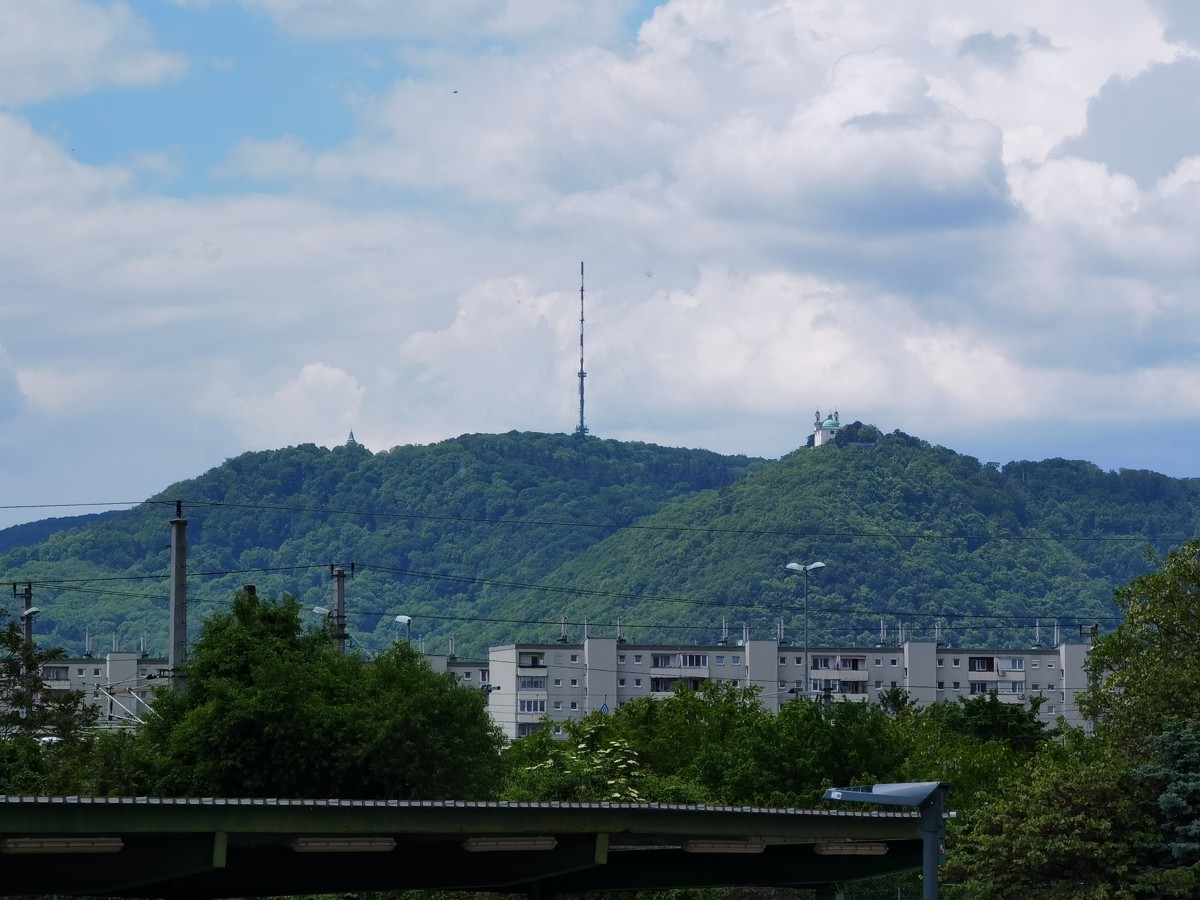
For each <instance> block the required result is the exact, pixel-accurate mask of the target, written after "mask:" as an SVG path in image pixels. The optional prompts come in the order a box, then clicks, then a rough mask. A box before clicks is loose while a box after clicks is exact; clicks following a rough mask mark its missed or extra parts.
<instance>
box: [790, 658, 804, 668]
mask: <svg viewBox="0 0 1200 900" xmlns="http://www.w3.org/2000/svg"><path fill="white" fill-rule="evenodd" d="M792 662H793V663H795V664H796V665H798V666H802V665H804V657H803V656H797V657H794V658H793V659H792Z"/></svg>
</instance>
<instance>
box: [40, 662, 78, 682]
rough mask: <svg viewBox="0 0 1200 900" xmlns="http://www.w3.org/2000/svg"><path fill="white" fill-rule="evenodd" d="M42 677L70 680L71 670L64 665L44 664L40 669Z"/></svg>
mask: <svg viewBox="0 0 1200 900" xmlns="http://www.w3.org/2000/svg"><path fill="white" fill-rule="evenodd" d="M42 678H44V679H45V680H46V681H70V680H71V670H70V669H69V668H67V667H66V666H46V667H45V668H44V669H42Z"/></svg>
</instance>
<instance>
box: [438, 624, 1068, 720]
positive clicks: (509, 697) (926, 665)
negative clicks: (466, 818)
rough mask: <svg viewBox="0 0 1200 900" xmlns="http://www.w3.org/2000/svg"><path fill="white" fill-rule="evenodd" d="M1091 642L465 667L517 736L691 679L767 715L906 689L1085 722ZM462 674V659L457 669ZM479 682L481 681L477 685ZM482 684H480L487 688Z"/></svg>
mask: <svg viewBox="0 0 1200 900" xmlns="http://www.w3.org/2000/svg"><path fill="white" fill-rule="evenodd" d="M1086 653H1087V647H1086V646H1085V645H1083V644H1061V645H1059V646H1058V647H1054V648H1045V649H1032V650H1021V651H1017V650H987V649H983V650H971V649H959V648H949V647H944V646H939V645H938V644H936V643H934V642H932V641H929V642H924V641H906V642H905V643H903V644H901V645H899V646H895V647H874V648H871V649H867V650H864V649H861V648H849V647H818V648H810V649H809V657H810V662H809V666H808V668H807V671H806V666H805V661H804V651H803V650H802V649H800V648H797V647H793V646H790V645H787V644H783V645H781V644H779V643H778V642H776V641H746V642H745V643H743V644H742V645H740V646H730V645H717V646H711V647H678V646H676V647H670V646H658V645H655V646H649V645H645V646H644V645H637V644H629V643H625V642H619V641H617V640H616V639H614V638H587V639H586V640H584V642H583V643H582V644H566V643H554V644H508V645H505V646H501V647H492V648H491V650H490V653H489V660H488V663H487V665H486V667H484V666H483V664H481V663H478V662H474V663H466V664H464V665H465V667H466V668H467V669H468V671H472V670H473V671H477V672H478V673H479V674H481V675H483V676H485V677H487V678H488V679H489V681H488V684H487V688H488V709H489V711H490V712H491V716H492V719H493V720H494V721H495V722H496V724H497V725H498V726H499V727H500V728H501V729H502V730H503V732H504V733H505V734H506V735H507V736H508V737H510V738H517V737H522V736H524V735H526V734H529V733H530V732H531V731H533V730H534V729H536V728H537V727H538V725H539V723H540V722H541V720H542V719H543V718H544V717H547V716H548V717H549V718H550V719H551V720H552V721H554V722H562V721H565V720H567V719H579V718H582V717H584V716H586V715H587V714H588V713H591V712H596V711H607V710H614V709H616V708H618V707H619V706H620V705H621V704H623V703H626V702H627V701H629V700H632V699H634V698H636V697H667V696H670V695H671V693H672V692H673V691H674V689H675V685H676V684H677V683H679V682H683V683H684V684H686V685H688V686H689V687H692V688H698V687H699V686H700V685H701V684H703V683H704V682H705V681H714V682H717V683H725V682H729V683H732V684H733V685H734V686H736V687H749V686H756V687H758V688H759V689H760V694H759V696H760V699H761V700H762V702H763V704H764V705H765V706H766V708H767V709H769V710H771V711H778V709H779V707H780V705H781V704H783V703H786V702H787V701H789V700H793V699H795V698H796V697H797V696H798V695H799V696H803V695H804V694H805V692H806V691H807V692H809V694H810V695H818V696H825V697H828V698H829V699H830V700H832V701H839V700H851V701H868V702H874V701H875V700H877V699H878V697H879V695H880V694H881V693H882V692H883V691H885V690H887V689H888V688H893V687H898V688H903V689H904V690H905V691H907V692H908V694H909V696H910V697H911V698H912V699H913V700H915V701H916V702H917V703H918V704H920V705H927V704H930V703H933V702H935V701H938V700H954V699H956V698H958V697H968V698H969V697H971V696H972V695H980V694H987V693H990V692H992V691H995V692H996V693H997V695H998V696H999V697H1000V699H1001V700H1004V701H1006V702H1010V703H1026V702H1028V700H1029V699H1030V698H1032V697H1044V698H1045V701H1044V703H1043V704H1042V707H1041V710H1040V718H1041V719H1042V720H1044V721H1046V722H1047V723H1053V722H1054V721H1056V720H1057V719H1058V718H1059V717H1062V718H1063V719H1065V720H1066V721H1067V722H1068V723H1070V724H1073V725H1080V724H1084V720H1083V718H1082V717H1081V716H1080V715H1079V711H1078V709H1077V707H1076V702H1075V701H1076V697H1077V696H1078V695H1079V694H1080V693H1081V692H1082V691H1083V690H1084V689H1085V688H1086V686H1087V684H1086V675H1085V673H1084V669H1083V662H1084V659H1085V657H1086ZM448 667H449V668H450V670H451V671H454V672H456V673H458V674H459V675H460V678H461V673H460V672H459V669H460V664H458V663H457V661H452V662H450V664H449V666H448ZM476 683H478V682H476ZM481 686H482V685H481Z"/></svg>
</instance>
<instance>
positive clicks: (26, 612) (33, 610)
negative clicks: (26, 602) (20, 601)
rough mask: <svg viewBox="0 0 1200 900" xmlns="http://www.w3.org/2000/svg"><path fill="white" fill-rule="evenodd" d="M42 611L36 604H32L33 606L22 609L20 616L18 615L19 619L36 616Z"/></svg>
mask: <svg viewBox="0 0 1200 900" xmlns="http://www.w3.org/2000/svg"><path fill="white" fill-rule="evenodd" d="M40 612H41V610H40V609H38V608H37V607H36V606H31V607H29V609H23V610H21V614H20V615H19V616H17V618H18V619H32V618H33V617H34V616H36V615H37V614H38V613H40Z"/></svg>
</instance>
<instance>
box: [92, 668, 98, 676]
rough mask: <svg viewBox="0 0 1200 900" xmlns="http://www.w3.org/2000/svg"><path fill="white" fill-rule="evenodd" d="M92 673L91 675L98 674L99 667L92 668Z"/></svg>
mask: <svg viewBox="0 0 1200 900" xmlns="http://www.w3.org/2000/svg"><path fill="white" fill-rule="evenodd" d="M92 674H93V675H99V674H100V670H99V669H92Z"/></svg>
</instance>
